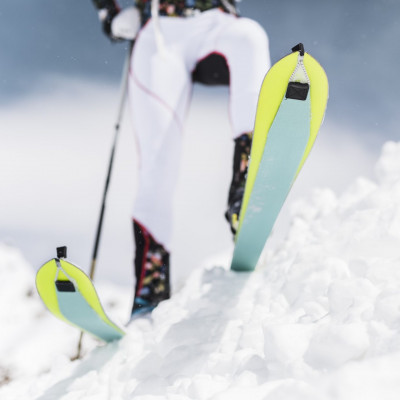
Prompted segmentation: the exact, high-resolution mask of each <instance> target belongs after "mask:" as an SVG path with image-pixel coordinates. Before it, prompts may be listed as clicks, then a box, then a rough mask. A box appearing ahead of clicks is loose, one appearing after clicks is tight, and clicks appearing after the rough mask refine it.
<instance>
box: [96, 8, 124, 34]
mask: <svg viewBox="0 0 400 400" xmlns="http://www.w3.org/2000/svg"><path fill="white" fill-rule="evenodd" d="M94 3H95V4H96V6H97V7H98V15H99V20H100V22H101V24H102V28H103V32H104V33H105V34H106V35H107V36H108V37H109V38H110V39H111V40H115V39H116V38H115V37H113V35H112V32H111V23H112V21H113V19H114V17H115V16H116V15H117V14H118V13H119V9H118V8H117V7H116V6H114V2H109V4H108V3H104V4H103V3H102V2H101V1H100V2H99V1H97V2H96V1H94ZM97 3H99V4H97ZM103 6H104V7H103Z"/></svg>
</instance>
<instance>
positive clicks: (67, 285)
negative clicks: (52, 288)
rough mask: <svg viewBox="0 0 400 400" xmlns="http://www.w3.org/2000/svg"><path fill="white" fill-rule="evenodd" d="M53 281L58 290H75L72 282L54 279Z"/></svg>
mask: <svg viewBox="0 0 400 400" xmlns="http://www.w3.org/2000/svg"><path fill="white" fill-rule="evenodd" d="M55 283H56V288H57V291H58V292H76V289H75V286H74V284H73V283H72V282H70V281H56V282H55Z"/></svg>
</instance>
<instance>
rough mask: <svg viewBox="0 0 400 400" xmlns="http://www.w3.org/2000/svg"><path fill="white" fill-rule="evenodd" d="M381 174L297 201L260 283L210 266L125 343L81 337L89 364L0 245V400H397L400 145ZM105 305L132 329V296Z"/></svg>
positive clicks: (20, 262)
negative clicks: (339, 190)
mask: <svg viewBox="0 0 400 400" xmlns="http://www.w3.org/2000/svg"><path fill="white" fill-rule="evenodd" d="M375 171H376V178H375V179H374V180H371V179H367V178H362V177H361V178H358V179H357V180H356V181H355V182H354V183H353V184H352V185H351V186H350V187H349V188H347V189H346V190H345V191H344V192H343V193H342V194H336V193H335V192H334V191H333V190H331V189H327V188H320V189H315V190H314V192H313V194H312V195H311V196H309V197H307V198H303V199H301V200H298V201H296V202H295V204H293V206H292V207H291V216H290V218H291V226H290V230H289V233H288V235H287V237H286V238H285V240H282V241H281V242H280V243H279V245H278V246H276V247H274V248H271V247H267V249H266V252H265V253H264V255H263V259H262V261H261V263H260V266H259V268H258V269H257V270H256V271H255V272H254V273H252V274H247V273H234V272H231V271H229V269H228V265H229V257H230V255H229V254H220V255H217V256H215V257H213V258H212V259H210V260H208V261H207V262H206V263H205V264H204V265H202V266H201V267H199V268H198V269H196V270H195V271H194V272H193V273H192V274H191V276H190V278H189V279H188V280H187V282H186V284H185V285H184V287H183V288H182V289H181V290H179V291H178V292H177V293H175V294H174V295H173V297H172V299H170V300H169V301H166V302H164V303H162V304H161V305H160V306H159V307H158V308H157V309H156V310H155V311H154V312H153V313H152V315H151V317H149V318H142V319H139V320H136V321H135V322H133V323H132V324H131V325H129V327H128V328H127V330H128V334H127V335H126V336H125V337H124V338H123V339H122V340H121V341H120V342H119V343H113V344H111V345H107V346H100V347H97V342H96V341H95V340H93V339H91V338H89V337H87V336H85V341H84V349H85V354H84V358H83V359H82V360H79V361H73V362H71V361H70V357H73V355H74V354H75V351H76V349H75V347H76V342H77V339H78V333H77V332H76V331H75V330H74V329H73V328H71V327H68V326H65V325H64V324H63V323H62V322H60V321H58V320H56V319H55V318H54V317H52V316H51V315H50V314H49V313H48V312H46V311H45V310H44V307H43V305H42V304H41V302H40V300H39V299H38V296H37V294H36V292H35V289H34V272H33V268H31V267H30V266H29V265H28V263H27V262H26V261H25V260H24V258H23V255H22V254H21V253H20V252H19V251H18V250H17V249H15V248H12V247H10V246H6V245H1V246H0V277H1V279H2V282H3V285H2V290H1V291H0V304H1V307H0V323H1V330H0V338H1V341H0V346H1V347H0V354H1V358H0V385H1V386H0V398H1V399H30V400H31V399H38V400H39V399H40V400H44V399H63V400H78V399H85V400H88V399H89V400H90V399H96V400H102V399H121V400H125V399H138V400H139V399H140V400H161V399H168V400H186V399H199V400H206V399H213V400H225V399H229V400H235V399H241V400H242V399H243V398H249V399H250V398H251V399H252V400H253V399H255V400H257V399H260V400H272V399H273V400H290V399H294V398H295V399H297V400H314V399H315V400H350V399H351V400H354V399H363V400H370V399H371V400H372V399H374V400H376V399H378V398H379V399H385V400H391V399H398V398H399V394H400V335H399V330H400V292H399V287H400V269H399V261H400V253H399V249H400V143H394V142H389V143H386V144H385V146H384V147H383V151H382V155H381V158H380V159H379V161H378V163H377V165H376V168H375ZM72 261H73V260H72ZM5 283H6V284H5ZM98 291H99V294H100V297H101V299H102V301H103V302H104V306H105V308H106V310H107V312H108V313H109V315H110V316H112V318H113V319H114V320H115V321H116V322H118V323H121V324H123V323H124V322H125V321H124V318H126V316H127V315H128V313H129V309H127V306H126V304H127V302H126V299H127V297H129V296H131V293H129V291H127V290H126V289H125V288H124V287H119V286H111V285H106V284H104V283H101V282H100V283H99V284H98Z"/></svg>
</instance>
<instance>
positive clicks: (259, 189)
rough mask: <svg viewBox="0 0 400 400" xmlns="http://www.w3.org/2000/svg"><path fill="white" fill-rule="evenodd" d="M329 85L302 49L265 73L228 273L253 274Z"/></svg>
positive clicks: (312, 135)
mask: <svg viewBox="0 0 400 400" xmlns="http://www.w3.org/2000/svg"><path fill="white" fill-rule="evenodd" d="M327 99H328V80H327V77H326V74H325V72H324V70H323V69H322V67H321V66H320V65H319V63H318V62H317V61H316V60H315V59H314V58H313V57H311V56H310V55H309V54H307V53H305V52H304V47H303V45H301V44H299V45H298V46H296V47H294V48H293V52H292V53H291V54H289V55H288V56H286V57H284V58H282V59H281V60H280V61H278V62H277V63H276V64H275V65H274V66H272V68H271V69H270V70H269V71H268V73H267V75H266V77H265V79H264V82H263V84H262V87H261V90H260V96H259V100H258V106H257V113H256V120H255V126H254V136H253V143H252V148H251V154H250V165H249V170H248V175H247V181H246V187H245V193H244V197H243V203H242V208H241V211H240V220H239V227H238V231H237V234H236V246H235V251H234V256H233V260H232V266H231V267H232V269H235V270H239V271H242V270H252V269H254V268H255V265H256V263H257V261H258V259H259V256H260V254H261V251H262V250H263V247H264V245H265V242H266V240H267V238H268V236H269V234H270V232H271V230H272V227H273V225H274V223H275V220H276V218H277V216H278V214H279V211H280V209H281V207H282V205H283V203H284V201H285V199H286V197H287V195H288V193H289V192H290V189H291V187H292V185H293V183H294V181H295V179H296V177H297V176H298V174H299V172H300V170H301V168H302V166H303V165H304V162H305V160H306V159H307V157H308V155H309V153H310V151H311V149H312V147H313V144H314V142H315V139H316V137H317V134H318V131H319V128H320V126H321V123H322V121H323V118H324V115H325V109H326V104H327Z"/></svg>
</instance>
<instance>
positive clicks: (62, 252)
mask: <svg viewBox="0 0 400 400" xmlns="http://www.w3.org/2000/svg"><path fill="white" fill-rule="evenodd" d="M57 258H67V246H62V247H57Z"/></svg>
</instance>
